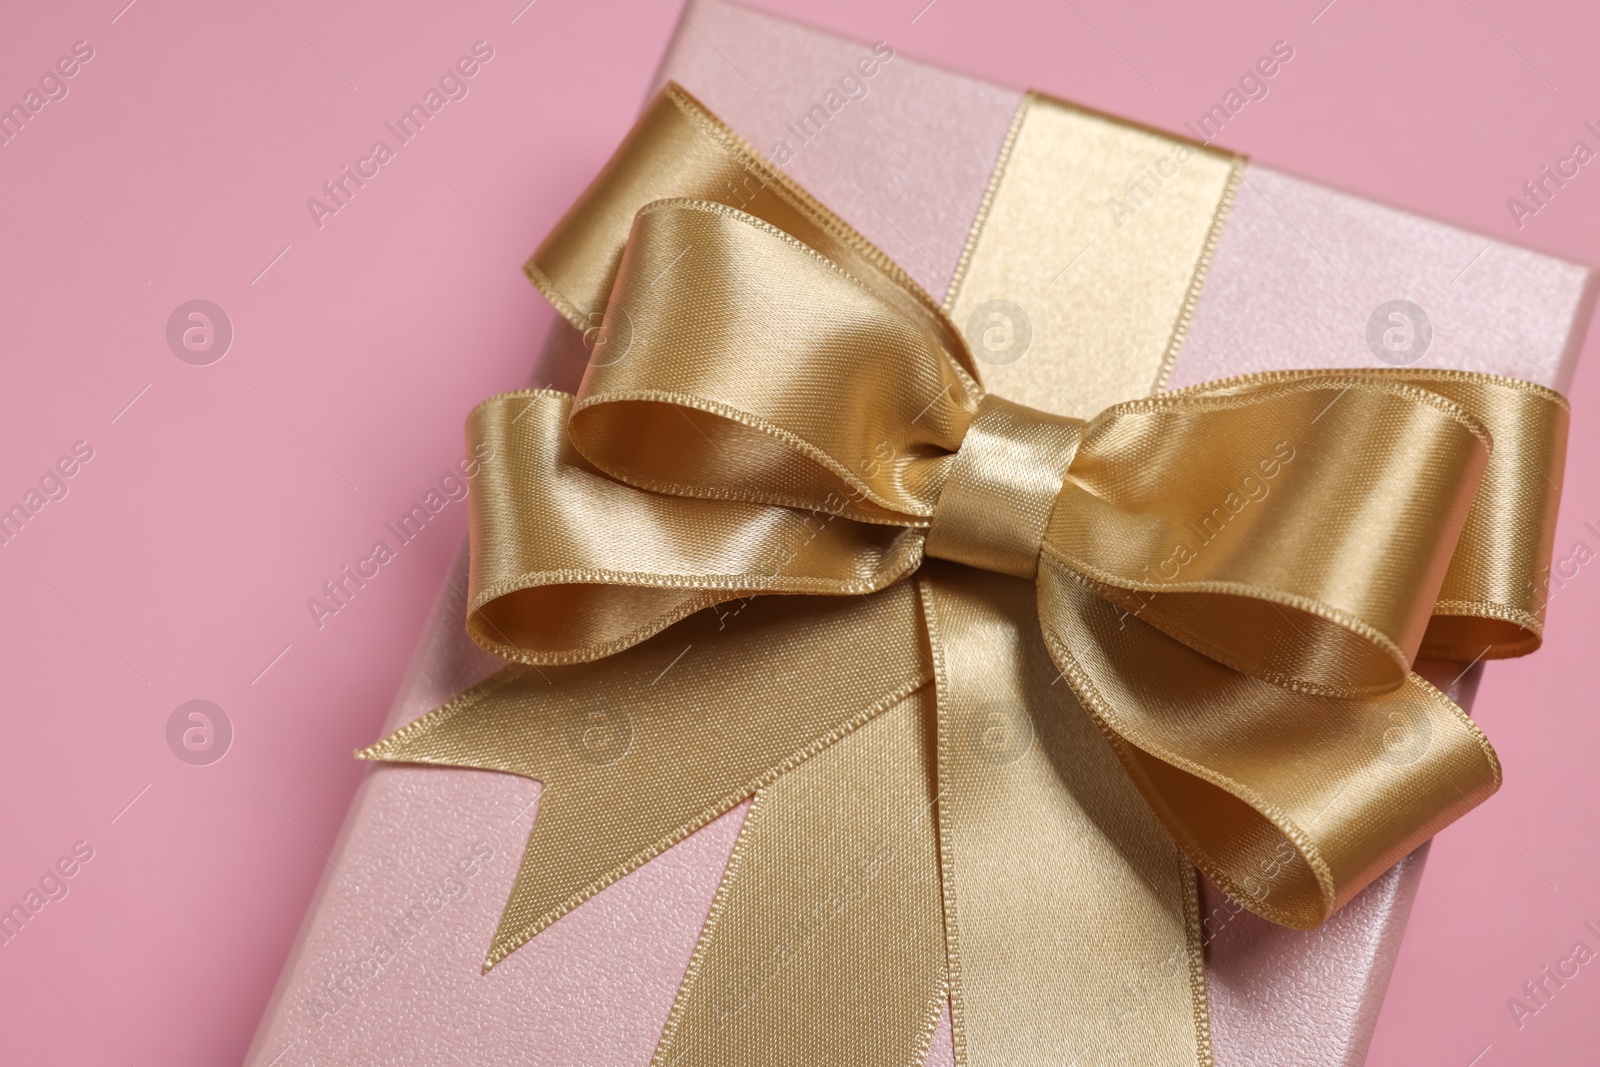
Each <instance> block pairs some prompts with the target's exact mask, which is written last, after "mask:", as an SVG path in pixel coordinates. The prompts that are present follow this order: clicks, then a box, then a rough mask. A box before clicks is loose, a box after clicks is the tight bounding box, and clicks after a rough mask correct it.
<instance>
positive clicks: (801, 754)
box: [359, 583, 929, 966]
mask: <svg viewBox="0 0 1600 1067" xmlns="http://www.w3.org/2000/svg"><path fill="white" fill-rule="evenodd" d="M730 680H736V681H735V682H732V683H730ZM928 681H929V674H928V669H927V666H926V664H925V662H924V659H923V654H922V649H921V638H920V633H919V623H918V619H917V605H916V594H915V592H914V590H913V589H912V588H911V587H910V586H909V585H907V584H905V583H901V584H900V585H898V586H894V587H891V588H890V589H887V590H885V591H883V592H882V593H878V594H874V595H871V596H864V597H848V598H834V597H763V598H761V599H759V600H758V601H756V602H755V603H753V604H751V605H750V607H749V609H748V610H747V611H745V612H744V613H743V614H741V615H739V616H737V617H735V618H721V617H718V616H716V615H714V614H712V613H709V612H701V613H700V614H697V615H695V616H693V617H692V618H691V619H688V620H686V621H685V622H683V623H682V624H680V625H679V626H676V627H673V628H672V629H671V630H668V631H667V632H665V633H662V634H658V635H656V636H655V637H653V638H651V639H650V640H648V641H645V642H644V643H642V644H640V645H636V646H634V647H633V648H631V649H629V650H627V651H626V652H623V653H620V654H618V655H616V656H612V657H610V658H609V659H607V660H605V661H604V662H603V663H597V664H579V665H573V666H564V667H544V668H538V667H531V666H530V667H523V666H515V667H509V668H507V669H506V670H503V671H501V672H500V673H499V674H496V675H495V676H494V677H492V678H490V679H489V680H488V681H486V682H484V683H483V684H482V685H479V686H476V687H474V688H473V689H470V690H468V691H467V692H466V693H463V694H462V695H461V696H459V697H457V698H456V699H454V700H452V701H450V702H449V703H447V704H445V705H443V706H442V707H439V708H436V709H435V710H434V711H431V712H429V713H428V714H427V715H425V716H423V717H422V718H421V719H418V720H417V721H416V722H413V723H411V724H410V725H409V726H406V727H403V728H402V729H400V730H398V731H397V732H395V733H394V734H392V735H390V736H389V737H387V738H385V739H384V740H382V741H380V742H378V743H377V744H376V745H373V746H372V747H371V748H369V749H367V750H366V751H364V752H362V753H359V755H361V756H362V757H364V758H366V759H375V760H388V761H394V762H404V763H432V764H443V765H446V766H456V767H477V768H482V769H485V770H497V771H505V772H509V773H512V774H520V775H523V776H525V777H529V778H536V779H538V780H539V781H540V782H541V783H543V789H542V791H541V793H540V796H539V807H538V811H537V812H536V814H535V823H534V827H533V832H532V835H531V836H530V838H529V843H528V850H527V852H526V853H525V854H524V856H523V859H522V866H521V869H520V871H519V873H518V875H517V882H516V886H515V888H514V889H513V890H512V894H511V899H510V901H509V902H508V903H507V905H506V910H505V914H504V915H503V916H502V917H501V920H500V928H499V930H498V931H497V932H496V933H495V936H494V941H493V944H492V945H491V946H490V949H489V953H488V958H487V961H486V966H493V965H494V964H496V963H498V962H499V961H500V960H502V959H504V958H505V957H506V956H507V955H509V954H510V953H511V952H512V951H514V950H515V949H516V948H517V947H519V946H520V945H522V944H524V943H526V942H527V941H528V940H529V939H530V938H532V937H533V936H535V935H536V934H537V933H539V931H541V930H543V929H544V928H546V927H547V926H549V925H550V924H551V923H553V922H555V921H556V920H557V919H559V918H560V917H561V916H562V915H565V914H566V913H567V912H569V911H571V910H572V909H573V908H575V907H577V906H578V905H579V904H581V903H583V902H584V901H585V900H587V899H588V898H589V897H591V896H593V895H594V894H595V893H598V892H600V891H601V890H602V889H604V888H605V887H606V886H608V885H610V884H611V883H613V882H615V881H616V880H617V879H618V878H621V877H622V876H623V875H625V874H627V873H628V872H629V871H632V870H634V869H635V868H637V867H639V866H640V865H642V864H643V863H645V862H646V861H648V860H649V859H651V858H652V857H654V856H656V855H659V854H660V853H661V852H663V851H664V850H666V849H667V848H669V847H670V846H671V845H673V844H675V843H676V842H678V841H681V840H682V839H683V838H685V837H687V836H688V835H689V834H691V833H693V832H694V831H695V830H697V829H699V828H700V827H701V826H704V825H705V824H706V823H708V822H710V821H711V820H712V819H714V818H716V817H717V816H719V815H721V814H723V813H725V812H727V811H729V810H731V809H732V808H734V807H735V806H737V805H738V804H740V803H742V802H743V801H744V800H746V799H748V798H749V797H750V796H752V795H754V794H755V793H756V792H757V791H758V790H760V789H762V788H764V787H766V786H769V785H771V784H772V783H773V782H775V781H776V780H777V779H778V778H779V776H780V775H783V774H785V773H786V772H788V771H790V770H792V769H794V768H796V767H799V766H801V765H803V764H804V762H805V761H807V760H809V759H811V758H813V757H814V756H816V755H817V754H818V753H820V752H823V751H824V750H825V749H827V748H828V746H830V745H832V744H834V743H836V742H838V741H840V740H841V739H844V738H846V737H848V736H849V735H850V734H851V732H852V731H854V730H856V729H857V728H859V727H861V726H862V725H864V724H865V723H867V722H868V721H870V720H871V719H872V718H874V717H875V716H877V715H878V714H880V713H882V712H883V711H885V710H887V709H889V708H892V707H894V706H896V705H897V704H899V703H900V701H902V700H903V699H904V698H905V697H906V696H907V695H908V694H910V693H913V692H915V691H916V690H918V689H920V688H922V687H923V686H925V685H926V684H927V682H928Z"/></svg>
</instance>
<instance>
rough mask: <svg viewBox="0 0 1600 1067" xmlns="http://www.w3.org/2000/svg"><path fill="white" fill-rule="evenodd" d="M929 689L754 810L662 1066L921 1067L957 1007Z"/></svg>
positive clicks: (665, 1044)
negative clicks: (948, 1001)
mask: <svg viewBox="0 0 1600 1067" xmlns="http://www.w3.org/2000/svg"><path fill="white" fill-rule="evenodd" d="M933 705H934V701H933V689H932V687H931V686H924V687H923V688H922V689H920V690H918V691H917V692H915V693H913V694H911V695H910V696H909V697H907V698H906V699H905V700H903V701H901V702H900V703H899V704H897V705H895V706H894V707H892V708H890V709H888V710H887V711H885V712H883V713H882V714H880V715H879V716H878V717H877V718H875V719H873V720H872V721H871V722H869V723H867V724H866V725H864V726H862V727H861V728H860V729H859V730H857V731H856V732H855V733H854V734H852V735H851V736H850V737H848V738H846V739H845V740H843V741H842V742H840V743H839V744H837V745H834V746H832V747H830V748H829V749H828V750H826V751H824V752H822V753H821V754H819V755H818V756H816V757H815V758H813V759H811V760H809V761H807V762H806V763H805V764H803V765H802V766H800V767H798V768H796V769H795V770H793V771H791V772H789V773H788V774H786V775H784V776H783V777H781V778H779V779H778V780H777V781H776V782H774V783H773V784H772V785H770V786H767V787H765V788H763V789H762V790H761V792H759V793H758V794H757V795H756V799H755V803H754V804H753V805H752V806H751V808H750V813H749V815H748V816H747V817H746V818H745V823H744V827H743V829H742V830H741V831H740V835H739V842H738V844H737V845H736V846H735V847H734V853H733V858H732V859H731V860H730V862H729V864H728V872H727V874H726V875H725V876H724V878H723V883H722V887H721V889H720V890H719V891H718V893H717V899H716V903H715V904H714V905H713V906H712V910H711V915H710V917H709V918H708V919H707V920H706V924H705V927H704V928H703V930H702V932H701V934H700V942H699V944H698V945H697V947H696V949H695V953H694V957H693V959H692V961H691V962H690V965H689V972H688V974H687V975H686V976H685V978H684V980H683V984H682V985H681V986H680V987H679V990H678V997H677V1002H676V1003H675V1004H674V1006H673V1009H672V1014H671V1015H670V1017H669V1018H668V1021H667V1026H666V1030H665V1032H664V1033H663V1035H662V1038H661V1042H660V1044H659V1045H658V1047H657V1049H656V1054H655V1058H654V1059H653V1060H652V1061H651V1062H652V1064H653V1067H754V1065H758V1064H771V1065H774V1067H776V1065H788V1064H808V1065H809V1064H815V1065H817V1067H858V1065H861V1064H883V1065H885V1067H922V1065H923V1064H924V1062H925V1061H926V1060H927V1056H928V1047H929V1044H930V1042H931V1040H932V1037H933V1033H934V1030H935V1028H936V1026H937V1024H938V1022H939V1018H940V1016H941V1014H942V1013H943V1011H944V1004H945V973H944V965H945V946H944V924H943V920H942V917H941V915H940V899H939V863H938V842H937V840H936V835H935V828H934V818H935V816H934V811H933V804H934V800H935V795H934V790H933V780H934V779H933V762H934V754H933V729H934V725H933V714H934V710H933Z"/></svg>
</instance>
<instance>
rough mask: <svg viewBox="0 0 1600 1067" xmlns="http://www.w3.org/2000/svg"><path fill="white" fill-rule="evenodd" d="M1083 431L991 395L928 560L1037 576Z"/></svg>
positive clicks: (937, 521)
mask: <svg viewBox="0 0 1600 1067" xmlns="http://www.w3.org/2000/svg"><path fill="white" fill-rule="evenodd" d="M1084 425H1085V423H1084V422H1083V421H1082V420H1079V419H1073V418H1067V417H1066V416H1062V415H1051V414H1048V413H1047V412H1043V411H1038V410H1035V409H1034V408H1030V407H1024V406H1023V405H1021V404H1014V403H1012V402H1011V401H1009V400H1005V399H1002V398H1001V397H998V396H994V395H993V394H989V395H986V396H984V398H983V399H982V400H980V401H979V402H978V414H977V416H976V417H975V418H974V419H973V420H972V426H971V427H970V428H969V429H968V430H967V436H966V437H965V438H964V439H963V440H962V442H961V448H960V450H959V451H958V452H957V453H956V458H955V462H954V463H952V464H951V466H950V474H949V477H948V478H946V480H945V483H944V487H943V488H942V489H941V490H940V492H939V500H938V502H937V503H936V504H935V505H934V509H933V521H932V525H931V526H930V527H929V529H928V539H927V542H926V545H925V551H926V552H927V554H928V555H930V556H936V557H938V558H939V559H948V560H952V561H954V562H956V563H965V564H967V565H968V566H972V567H980V568H982V569H983V570H987V571H996V572H998V573H1000V574H1014V575H1016V576H1017V577H1019V578H1032V577H1033V576H1034V574H1035V572H1037V570H1038V568H1039V545H1040V543H1041V542H1042V541H1043V540H1044V532H1045V528H1046V526H1048V525H1049V522H1050V513H1051V511H1053V510H1054V509H1055V503H1056V497H1057V496H1059V495H1060V493H1061V484H1062V480H1063V479H1064V478H1065V477H1066V473H1067V467H1068V466H1069V465H1070V464H1071V463H1072V457H1073V456H1074V455H1075V454H1076V453H1077V451H1078V443H1079V442H1080V441H1081V440H1082V439H1083V428H1084Z"/></svg>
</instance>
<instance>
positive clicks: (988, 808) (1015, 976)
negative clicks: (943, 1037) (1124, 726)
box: [920, 561, 1212, 1067]
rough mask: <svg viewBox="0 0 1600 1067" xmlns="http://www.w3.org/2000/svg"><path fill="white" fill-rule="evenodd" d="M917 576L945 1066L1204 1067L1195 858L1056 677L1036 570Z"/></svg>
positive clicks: (958, 570)
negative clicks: (932, 724)
mask: <svg viewBox="0 0 1600 1067" xmlns="http://www.w3.org/2000/svg"><path fill="white" fill-rule="evenodd" d="M920 585H921V591H922V596H923V611H924V618H925V620H926V622H927V625H928V631H929V639H930V642H931V645H932V650H933V657H934V664H935V668H934V669H935V679H936V682H935V684H936V686H937V688H938V702H939V709H938V714H939V783H940V800H939V806H938V808H939V816H940V825H939V844H940V862H941V867H942V871H943V881H944V892H945V937H946V940H947V942H948V944H949V954H950V959H949V964H948V969H949V972H950V992H951V1008H952V1023H953V1026H954V1039H955V1051H956V1062H957V1064H958V1065H962V1067H990V1065H1002V1064H1003V1065H1007V1067H1011V1065H1035V1064H1037V1065H1039V1067H1045V1065H1059V1064H1063V1063H1076V1064H1082V1065H1088V1064H1096V1063H1109V1062H1118V1063H1122V1062H1127V1063H1141V1064H1152V1065H1173V1067H1177V1065H1190V1067H1192V1065H1204V1067H1209V1065H1210V1064H1211V1063H1212V1058H1211V1044H1210V1014H1209V1009H1208V1007H1207V999H1206V986H1205V977H1204V971H1203V962H1202V956H1201V940H1200V933H1201V930H1200V921H1199V909H1198V902H1197V889H1196V877H1195V872H1194V868H1193V867H1191V866H1190V865H1189V863H1188V862H1187V860H1185V859H1184V857H1183V854H1182V853H1181V852H1180V851H1179V850H1178V849H1177V847H1176V846H1175V845H1174V844H1173V843H1172V840H1171V839H1170V838H1169V837H1168V835H1167V834H1166V833H1164V832H1163V831H1162V829H1161V825H1160V823H1159V822H1158V821H1157V820H1156V818H1155V816H1154V815H1153V814H1152V813H1151V811H1150V808H1149V806H1148V805H1147V804H1146V803H1145V801H1144V800H1143V799H1142V798H1141V797H1140V795H1139V793H1138V791H1137V790H1136V789H1135V788H1134V787H1133V785H1132V784H1131V783H1130V781H1129V780H1128V776H1127V774H1126V773H1125V772H1124V770H1123V768H1122V766H1121V765H1120V764H1119V763H1118V760H1117V758H1116V756H1115V755H1114V754H1113V753H1112V751H1111V749H1110V748H1109V747H1108V746H1107V744H1106V742H1105V740H1104V739H1103V738H1102V737H1101V736H1100V735H1099V733H1098V731H1097V730H1096V728H1095V725H1094V723H1093V720H1091V719H1090V717H1089V716H1088V715H1086V714H1085V713H1084V711H1083V709H1081V708H1080V707H1079V706H1078V703H1077V701H1076V700H1075V699H1074V697H1073V694H1072V690H1071V688H1070V687H1069V686H1068V685H1067V684H1066V683H1065V682H1060V684H1056V683H1057V682H1058V680H1059V677H1060V676H1059V673H1058V672H1057V670H1056V668H1055V666H1054V664H1052V662H1051V660H1050V655H1049V652H1048V651H1047V649H1046V648H1045V646H1044V643H1043V641H1042V640H1041V638H1040V635H1039V624H1038V622H1037V617H1036V607H1035V594H1034V588H1033V585H1032V584H1031V583H1029V582H1026V581H1023V580H1020V579H1015V578H1007V577H1002V576H1000V575H996V574H989V573H984V572H981V571H977V570H973V569H970V568H966V567H959V566H950V565H947V564H943V563H941V562H938V561H933V562H930V564H929V565H928V566H927V567H925V568H924V570H923V572H922V576H921V578H920Z"/></svg>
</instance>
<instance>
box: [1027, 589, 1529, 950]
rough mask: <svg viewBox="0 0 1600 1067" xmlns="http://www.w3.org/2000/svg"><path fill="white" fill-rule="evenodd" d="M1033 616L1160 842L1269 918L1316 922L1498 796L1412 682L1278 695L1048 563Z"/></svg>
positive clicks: (1461, 716)
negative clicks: (1342, 692)
mask: <svg viewBox="0 0 1600 1067" xmlns="http://www.w3.org/2000/svg"><path fill="white" fill-rule="evenodd" d="M1039 607H1040V621H1041V624H1042V626H1043V630H1044V637H1045V641H1046V642H1047V643H1048V645H1049V647H1050V651H1051V653H1052V655H1053V656H1054V658H1055V661H1056V663H1057V664H1059V665H1060V667H1061V670H1062V673H1063V675H1064V676H1065V677H1066V679H1067V680H1068V681H1070V682H1071V685H1072V688H1073V689H1074V690H1075V691H1076V692H1077V695H1078V699H1079V700H1080V701H1082V703H1083V705H1084V707H1085V708H1087V709H1089V711H1090V713H1091V714H1092V715H1093V716H1094V717H1095V719H1096V720H1098V721H1099V723H1100V725H1101V727H1102V729H1103V730H1104V732H1105V734H1106V737H1107V739H1108V740H1110V742H1111V744H1112V747H1113V748H1114V749H1115V750H1116V753H1117V755H1118V756H1119V757H1121V759H1122V762H1123V764H1124V766H1125V767H1126V768H1127V770H1128V773H1129V775H1130V776H1131V777H1132V779H1133V781H1134V782H1135V783H1136V784H1137V785H1138V787H1139V790H1140V791H1141V792H1142V793H1143V794H1144V796H1145V798H1146V799H1147V800H1148V801H1149V803H1150V806H1151V807H1152V808H1153V809H1154V810H1155V812H1156V814H1157V815H1159V816H1160V818H1161V821H1162V822H1163V823H1164V824H1165V825H1166V827H1167V829H1168V831H1170V832H1171V834H1172V836H1173V837H1174V838H1176V839H1177V841H1178V843H1179V844H1180V845H1181V846H1182V847H1183V849H1184V851H1185V852H1186V853H1188V855H1189V857H1190V859H1192V860H1193V861H1194V863H1195V864H1196V865H1197V866H1198V867H1199V868H1200V869H1201V870H1203V871H1204V872H1205V873H1206V874H1207V875H1208V876H1209V877H1210V878H1211V879H1212V881H1214V882H1216V883H1217V884H1218V885H1219V886H1221V887H1222V888H1223V889H1225V890H1226V891H1227V892H1228V893H1229V894H1230V895H1231V896H1233V897H1234V898H1235V899H1237V900H1239V901H1240V902H1241V903H1243V904H1244V905H1245V906H1246V907H1248V908H1250V909H1251V910H1252V911H1254V912H1256V913H1257V914H1259V915H1261V916H1263V917H1265V918H1267V919H1271V920H1272V921H1274V922H1277V923H1281V924H1283V925H1285V926H1293V927H1299V928H1304V929H1309V928H1311V927H1315V926H1317V925H1319V924H1321V923H1322V922H1323V921H1324V920H1325V919H1327V918H1328V917H1329V916H1330V915H1332V914H1333V913H1334V912H1335V911H1337V910H1338V909H1339V908H1341V907H1343V906H1344V905H1345V904H1346V903H1347V902H1348V901H1349V900H1350V899H1351V898H1352V897H1354V896H1355V895H1356V894H1357V893H1358V892H1360V891H1361V890H1362V889H1363V888H1365V887H1366V886H1367V885H1368V884H1369V883H1370V882H1372V881H1373V879H1375V878H1377V877H1378V876H1379V875H1381V874H1382V873H1383V872H1384V871H1386V870H1388V869H1389V868H1390V867H1392V866H1393V865H1394V864H1395V863H1396V862H1398V861H1399V860H1400V859H1401V857H1403V856H1405V855H1406V854H1407V853H1409V852H1411V851H1412V850H1413V849H1415V848H1417V847H1418V846H1419V845H1421V844H1422V843H1423V842H1424V841H1426V840H1428V839H1429V838H1430V837H1432V836H1433V835H1434V834H1436V833H1437V832H1438V831H1440V830H1442V829H1443V828H1444V827H1445V826H1448V825H1449V824H1450V823H1451V822H1453V821H1455V820H1456V819H1457V818H1460V817H1461V816H1462V815H1464V814H1465V813H1466V812H1468V811H1470V810H1471V809H1472V808H1474V807H1476V806H1477V805H1478V804H1480V803H1482V802H1483V801H1484V800H1485V799H1487V798H1488V797H1489V796H1490V795H1491V794H1492V793H1493V792H1494V791H1495V790H1496V789H1497V788H1499V785H1500V765H1499V762H1498V760H1497V759H1496V758H1495V755H1494V750H1493V749H1492V748H1490V746H1489V742H1488V740H1487V739H1486V738H1485V737H1484V736H1483V733H1482V731H1480V730H1479V729H1478V728H1477V726H1476V725H1474V724H1473V722H1472V720H1471V719H1469V718H1467V716H1466V714H1465V713H1464V712H1462V710H1461V709H1460V708H1459V707H1457V706H1456V705H1455V704H1454V703H1453V702H1452V701H1451V700H1450V699H1449V698H1448V697H1446V696H1445V695H1444V694H1443V693H1441V692H1440V691H1439V690H1438V689H1436V688H1434V687H1433V686H1432V685H1431V684H1429V683H1428V682H1427V681H1425V680H1423V679H1422V678H1421V677H1420V676H1418V675H1416V674H1411V675H1409V676H1408V677H1407V678H1406V680H1405V682H1404V683H1403V684H1402V685H1401V686H1400V687H1399V688H1398V689H1396V690H1393V691H1391V692H1389V693H1385V694H1383V695H1382V696H1379V697H1375V698H1362V699H1341V698H1336V697H1328V696H1320V695H1315V694H1311V693H1304V692H1297V691H1294V690H1291V689H1286V688H1282V687H1280V686H1277V685H1273V684H1271V683H1268V682H1265V681H1262V680H1261V679H1259V678H1253V677H1251V676H1250V675H1247V674H1244V673H1241V672H1238V671H1235V670H1231V669H1229V668H1227V667H1224V666H1223V665H1221V664H1219V663H1217V662H1216V661H1215V660H1212V659H1210V658H1208V657H1207V656H1205V655H1203V654H1201V653H1200V652H1197V651H1195V650H1194V649H1192V648H1190V647H1189V646H1187V645H1185V644H1183V643H1181V642H1179V641H1177V640H1176V639H1174V638H1172V637H1169V636H1167V635H1166V634H1165V633H1164V632H1162V631H1161V630H1158V629H1156V628H1155V627H1154V626H1151V625H1149V624H1147V623H1145V622H1142V621H1141V620H1140V619H1139V618H1138V617H1137V614H1136V612H1134V611H1130V610H1128V609H1126V608H1124V607H1120V606H1117V605H1114V604H1112V603H1110V602H1108V601H1106V600H1102V599H1101V598H1100V597H1099V596H1098V595H1096V593H1095V592H1094V591H1093V590H1092V589H1091V588H1090V587H1089V586H1088V584H1087V583H1086V582H1085V580H1084V579H1081V578H1078V577H1077V576H1076V575H1074V574H1073V572H1071V571H1070V570H1068V569H1067V568H1065V567H1061V566H1059V565H1056V564H1054V563H1051V562H1048V561H1047V562H1046V564H1045V565H1043V566H1041V568H1040V571H1039Z"/></svg>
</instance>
